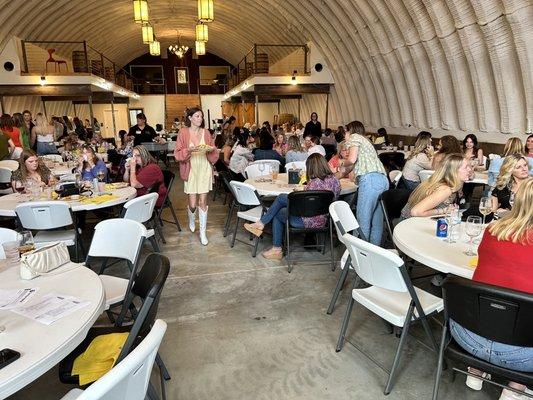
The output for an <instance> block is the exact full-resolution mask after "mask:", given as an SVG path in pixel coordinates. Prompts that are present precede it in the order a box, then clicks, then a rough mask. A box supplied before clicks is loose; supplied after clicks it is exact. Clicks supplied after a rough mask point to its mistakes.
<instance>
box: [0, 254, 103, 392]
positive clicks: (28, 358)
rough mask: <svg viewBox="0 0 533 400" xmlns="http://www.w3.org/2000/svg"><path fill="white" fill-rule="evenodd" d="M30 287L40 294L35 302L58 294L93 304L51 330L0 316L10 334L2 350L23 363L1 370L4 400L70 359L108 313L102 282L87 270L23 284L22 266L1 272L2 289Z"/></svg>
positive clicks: (67, 268)
mask: <svg viewBox="0 0 533 400" xmlns="http://www.w3.org/2000/svg"><path fill="white" fill-rule="evenodd" d="M30 287H31V288H35V287H38V288H39V290H38V291H37V293H36V294H35V295H34V299H35V298H38V297H41V296H42V295H44V294H47V293H57V294H63V295H70V296H75V297H77V298H79V299H81V300H87V301H90V304H89V305H87V306H85V307H84V308H82V309H79V310H77V311H75V312H73V313H72V314H70V315H67V316H65V317H63V318H61V319H59V320H58V321H56V322H54V323H53V324H51V325H45V324H42V323H39V322H36V321H34V320H31V319H29V318H26V317H23V316H21V315H18V314H15V313H14V312H12V311H8V310H0V323H1V324H2V325H4V326H5V328H6V330H5V332H3V333H0V343H2V348H9V349H13V350H15V351H18V352H19V353H20V358H19V359H18V360H15V361H14V362H13V363H11V364H9V365H8V366H6V367H4V368H2V369H0V398H2V399H3V398H5V397H7V396H10V395H12V394H13V393H15V392H16V391H18V390H20V389H22V388H23V387H24V386H26V385H27V384H29V383H31V382H33V381H34V380H35V379H37V378H38V377H40V376H41V375H43V374H44V373H45V372H46V371H48V370H49V369H50V368H53V367H54V366H55V365H56V364H57V363H58V362H59V361H61V360H62V359H63V358H65V357H66V356H67V355H68V354H69V353H70V352H71V351H72V350H74V349H75V348H76V346H78V345H79V344H80V343H81V342H82V341H83V339H85V337H86V336H87V332H88V331H89V328H91V326H92V325H93V324H94V322H95V321H96V320H97V318H98V316H99V315H100V314H101V313H102V312H103V311H104V308H105V293H104V287H103V285H102V282H101V280H100V278H99V277H98V275H97V274H95V273H94V272H93V271H91V270H90V269H89V268H86V267H84V266H83V265H82V264H75V263H69V264H66V265H64V266H62V267H60V268H58V269H56V270H54V271H52V273H51V274H50V275H48V276H39V277H37V278H35V279H32V280H31V281H25V280H22V279H20V276H19V268H18V266H17V267H10V268H8V269H7V270H4V271H3V272H0V289H23V288H30ZM34 299H32V300H30V302H31V301H33V300H34ZM28 304H31V303H28Z"/></svg>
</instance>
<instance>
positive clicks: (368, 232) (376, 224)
mask: <svg viewBox="0 0 533 400" xmlns="http://www.w3.org/2000/svg"><path fill="white" fill-rule="evenodd" d="M388 189H389V180H388V179H387V177H386V176H385V175H383V174H380V173H379V172H370V173H368V174H364V175H361V176H360V177H359V187H358V191H357V192H358V195H357V215H356V217H357V221H358V222H359V225H360V226H361V230H362V231H363V233H364V235H365V237H366V238H367V239H368V240H369V241H370V243H372V244H375V245H376V246H379V245H381V236H382V235H383V210H382V209H381V207H379V205H378V198H379V195H380V194H381V193H383V192H384V191H386V190H388Z"/></svg>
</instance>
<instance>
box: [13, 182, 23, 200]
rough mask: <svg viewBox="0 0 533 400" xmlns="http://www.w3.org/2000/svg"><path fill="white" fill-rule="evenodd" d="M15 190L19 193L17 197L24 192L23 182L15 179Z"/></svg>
mask: <svg viewBox="0 0 533 400" xmlns="http://www.w3.org/2000/svg"><path fill="white" fill-rule="evenodd" d="M15 190H16V191H17V193H18V194H19V197H22V192H24V182H22V181H15Z"/></svg>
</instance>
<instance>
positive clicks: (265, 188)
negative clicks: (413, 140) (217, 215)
mask: <svg viewBox="0 0 533 400" xmlns="http://www.w3.org/2000/svg"><path fill="white" fill-rule="evenodd" d="M264 178H266V179H270V178H271V175H267V176H265V177H264ZM256 179H259V178H255V179H247V180H245V181H244V183H248V184H249V185H252V186H253V187H254V188H255V189H256V190H257V193H259V194H260V195H261V196H278V195H280V194H282V193H285V194H288V193H291V192H293V191H294V189H295V187H296V186H298V185H289V184H288V181H289V178H288V175H287V174H278V179H276V180H275V181H272V180H270V181H269V182H257V181H256ZM340 183H341V195H345V194H350V193H354V192H355V191H356V190H357V186H356V185H355V183H354V182H353V181H351V180H350V179H341V180H340ZM0 215H1V214H0Z"/></svg>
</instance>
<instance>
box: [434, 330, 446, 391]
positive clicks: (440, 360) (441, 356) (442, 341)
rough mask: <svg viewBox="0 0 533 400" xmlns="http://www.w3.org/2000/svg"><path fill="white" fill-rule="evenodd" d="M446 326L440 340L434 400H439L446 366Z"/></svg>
mask: <svg viewBox="0 0 533 400" xmlns="http://www.w3.org/2000/svg"><path fill="white" fill-rule="evenodd" d="M446 330H447V328H446V324H444V326H443V327H442V335H441V338H440V347H439V358H438V363H437V372H436V375H435V386H433V396H432V399H433V400H437V397H438V396H439V386H440V378H441V375H442V368H443V364H444V345H445V343H446Z"/></svg>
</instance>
